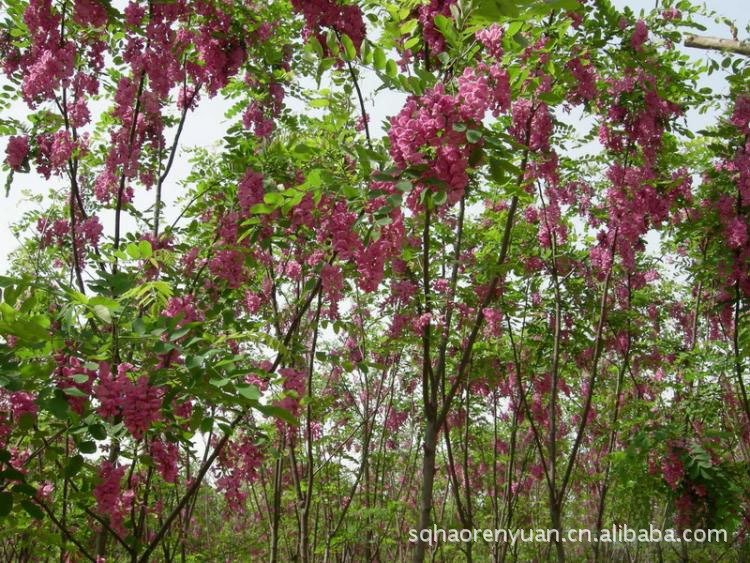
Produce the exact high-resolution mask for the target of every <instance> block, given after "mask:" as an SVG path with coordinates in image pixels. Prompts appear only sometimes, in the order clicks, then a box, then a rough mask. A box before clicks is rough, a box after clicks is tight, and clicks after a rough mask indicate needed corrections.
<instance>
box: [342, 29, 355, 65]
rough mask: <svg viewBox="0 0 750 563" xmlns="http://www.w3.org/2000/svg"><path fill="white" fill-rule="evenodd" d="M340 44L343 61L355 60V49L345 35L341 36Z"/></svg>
mask: <svg viewBox="0 0 750 563" xmlns="http://www.w3.org/2000/svg"><path fill="white" fill-rule="evenodd" d="M341 43H342V44H343V45H344V60H345V61H353V60H354V59H355V58H357V49H356V48H355V47H354V43H353V42H352V40H351V39H350V38H349V36H348V35H346V34H345V33H344V34H342V35H341Z"/></svg>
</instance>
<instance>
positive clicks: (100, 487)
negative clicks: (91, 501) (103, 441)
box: [93, 460, 132, 531]
mask: <svg viewBox="0 0 750 563" xmlns="http://www.w3.org/2000/svg"><path fill="white" fill-rule="evenodd" d="M126 469H127V467H126V466H124V465H115V464H113V463H112V462H110V461H107V460H104V461H102V463H101V465H100V466H99V482H98V483H97V484H96V485H95V486H94V490H93V494H94V498H95V499H96V510H97V512H99V513H100V514H103V515H105V516H108V517H109V521H110V526H112V528H113V529H114V530H115V531H121V530H122V529H123V518H124V516H125V514H127V511H128V509H129V507H130V502H128V499H129V498H130V500H131V501H132V497H129V496H127V495H123V494H122V493H121V489H120V481H122V478H123V476H124V475H125V470H126Z"/></svg>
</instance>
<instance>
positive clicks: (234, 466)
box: [216, 436, 264, 513]
mask: <svg viewBox="0 0 750 563" xmlns="http://www.w3.org/2000/svg"><path fill="white" fill-rule="evenodd" d="M263 457H264V456H263V452H262V450H261V449H260V448H259V447H258V446H256V445H255V443H254V442H253V440H252V439H251V438H250V437H249V436H241V437H239V438H237V439H236V440H232V441H230V442H229V443H228V444H227V446H226V447H225V448H224V450H223V451H222V452H221V454H220V455H219V458H218V460H217V472H218V473H220V475H221V476H220V477H219V478H218V479H217V480H216V486H217V488H218V489H219V490H220V491H223V492H224V495H225V498H226V500H227V504H228V505H229V507H230V509H231V510H234V511H238V512H240V513H243V512H244V511H245V500H246V499H247V492H246V491H244V490H243V486H244V485H247V484H250V483H253V482H255V481H256V480H257V479H258V470H259V469H260V467H261V465H262V463H263Z"/></svg>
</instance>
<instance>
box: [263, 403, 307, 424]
mask: <svg viewBox="0 0 750 563" xmlns="http://www.w3.org/2000/svg"><path fill="white" fill-rule="evenodd" d="M255 408H256V409H257V410H259V411H260V412H261V413H263V414H264V415H266V416H270V417H273V418H278V419H280V420H283V421H284V422H286V423H287V424H291V425H292V426H297V425H298V424H299V422H298V421H297V419H296V418H294V417H293V416H292V413H290V412H289V411H288V410H286V409H282V408H281V407H277V406H274V405H261V404H258V405H257V406H256V407H255Z"/></svg>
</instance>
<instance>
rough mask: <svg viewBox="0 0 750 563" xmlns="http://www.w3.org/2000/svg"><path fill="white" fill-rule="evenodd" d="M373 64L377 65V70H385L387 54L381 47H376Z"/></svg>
mask: <svg viewBox="0 0 750 563" xmlns="http://www.w3.org/2000/svg"><path fill="white" fill-rule="evenodd" d="M373 57H374V58H373V63H374V64H375V69H376V70H380V71H382V70H385V65H386V60H385V52H384V51H383V49H382V48H381V47H375V53H374V55H373Z"/></svg>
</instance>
